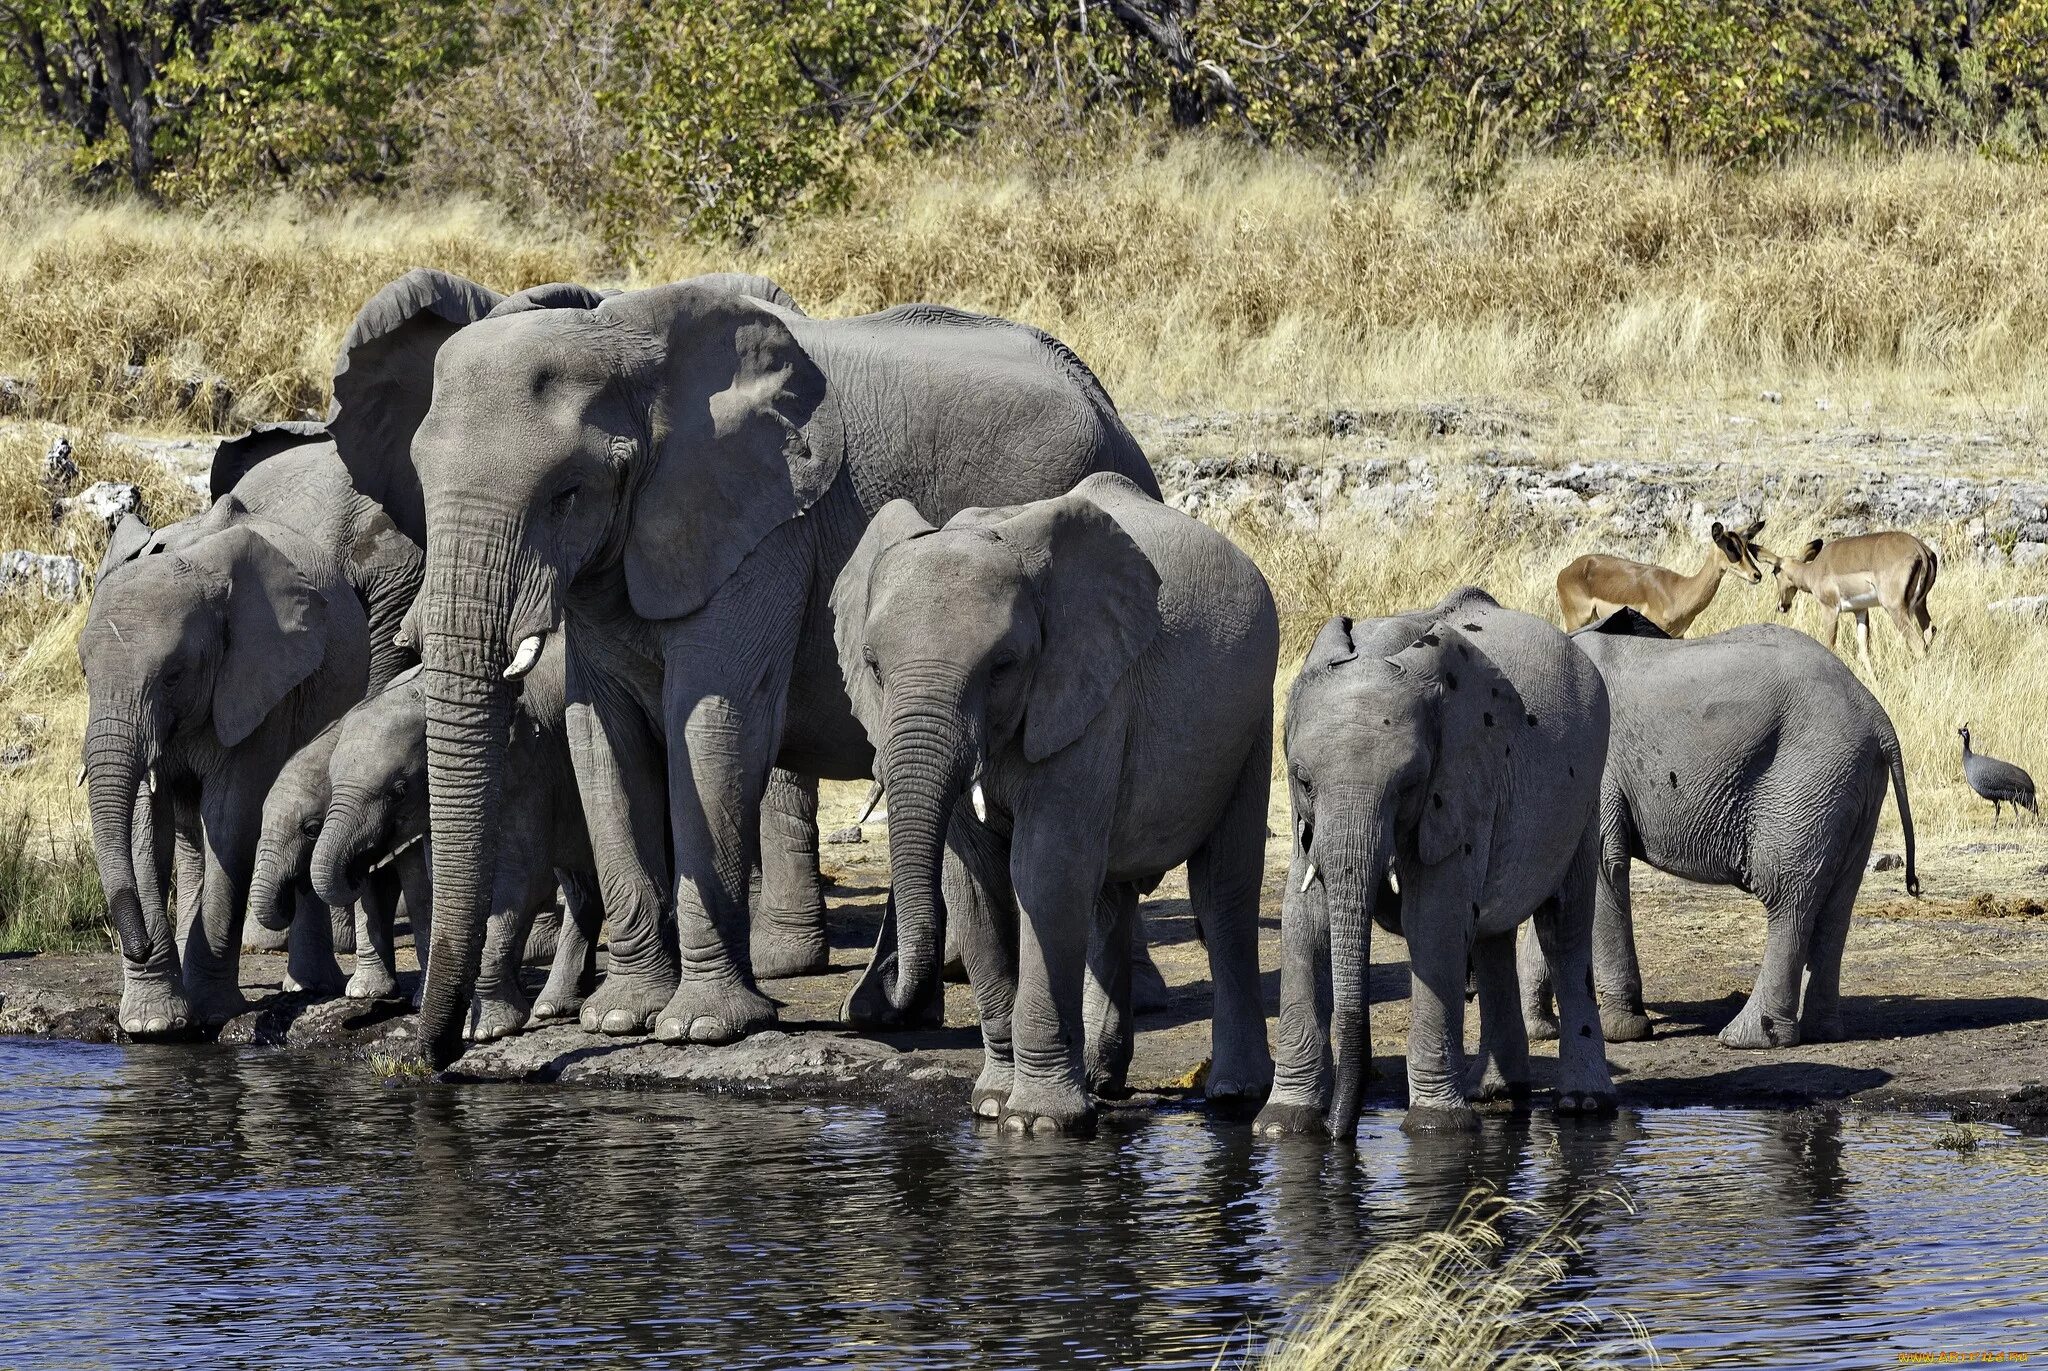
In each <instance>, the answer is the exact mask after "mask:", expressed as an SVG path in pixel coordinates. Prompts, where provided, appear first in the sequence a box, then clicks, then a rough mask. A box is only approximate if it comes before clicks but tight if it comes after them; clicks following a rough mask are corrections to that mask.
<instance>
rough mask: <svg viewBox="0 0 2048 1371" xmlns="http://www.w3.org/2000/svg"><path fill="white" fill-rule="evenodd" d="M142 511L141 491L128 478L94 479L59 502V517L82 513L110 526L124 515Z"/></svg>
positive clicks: (137, 513)
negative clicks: (117, 479) (126, 479)
mask: <svg viewBox="0 0 2048 1371" xmlns="http://www.w3.org/2000/svg"><path fill="white" fill-rule="evenodd" d="M141 512H142V491H141V490H140V489H138V488H137V487H135V486H132V485H129V484H128V483H127V482H125V481H95V482H93V483H92V484H91V485H89V486H87V487H86V488H85V489H84V490H81V491H80V492H78V494H76V495H74V496H72V497H71V498H70V499H68V500H61V501H59V502H58V504H57V514H58V517H60V518H61V517H63V516H64V515H67V514H73V513H77V514H83V515H85V516H86V517H88V518H91V519H97V520H99V521H100V522H101V523H103V524H106V525H108V526H109V527H111V526H112V525H113V524H115V523H116V522H118V521H119V520H120V518H121V516H122V515H124V514H136V515H139V514H141Z"/></svg>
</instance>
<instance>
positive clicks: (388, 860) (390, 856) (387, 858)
mask: <svg viewBox="0 0 2048 1371" xmlns="http://www.w3.org/2000/svg"><path fill="white" fill-rule="evenodd" d="M426 836H427V835H426V834H424V833H415V834H414V835H413V836H412V837H410V838H407V839H406V840H405V841H404V842H402V843H400V844H399V845H398V846H397V847H394V848H392V849H391V850H390V851H389V852H387V853H385V854H384V855H383V856H382V857H380V858H378V859H377V860H376V861H374V862H372V863H371V864H370V870H372V871H377V870H381V869H382V868H384V867H387V866H389V865H391V864H392V863H393V862H395V861H397V860H398V859H399V858H400V857H403V856H404V855H405V854H406V853H407V852H410V851H411V850H412V849H413V848H414V847H417V846H418V845H419V843H420V841H421V840H422V839H423V838H425V837H426Z"/></svg>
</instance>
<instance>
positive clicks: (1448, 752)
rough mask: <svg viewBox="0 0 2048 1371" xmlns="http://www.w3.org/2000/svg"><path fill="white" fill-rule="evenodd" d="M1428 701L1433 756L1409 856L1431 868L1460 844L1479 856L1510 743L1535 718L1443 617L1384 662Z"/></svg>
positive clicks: (1490, 827)
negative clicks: (1434, 738)
mask: <svg viewBox="0 0 2048 1371" xmlns="http://www.w3.org/2000/svg"><path fill="white" fill-rule="evenodd" d="M1387 661H1388V662H1389V663H1391V664H1392V665H1393V667H1394V669H1395V670H1396V671H1398V672H1400V673H1401V674H1402V675H1403V676H1404V677H1406V678H1408V679H1409V680H1410V681H1411V682H1412V683H1414V684H1415V685H1416V686H1417V687H1418V688H1419V689H1422V690H1424V691H1426V692H1428V693H1429V694H1430V695H1431V696H1432V697H1433V699H1434V703H1435V711H1434V712H1435V714H1436V721H1437V745H1436V756H1435V759H1434V763H1433V765H1432V767H1431V770H1430V775H1429V781H1428V787H1427V792H1428V793H1427V794H1426V795H1425V796H1424V797H1423V801H1422V812H1421V818H1420V820H1419V821H1418V823H1417V829H1416V855H1417V856H1419V857H1420V858H1421V859H1422V862H1423V865H1425V866H1435V865H1436V864H1437V863H1439V862H1442V861H1443V860H1445V859H1446V858H1448V857H1450V856H1451V855H1452V854H1454V853H1458V852H1462V851H1463V850H1464V849H1465V846H1466V845H1467V844H1476V845H1478V846H1479V848H1480V850H1481V851H1482V852H1483V851H1485V849H1486V847H1487V846H1489V845H1490V843H1491V839H1492V836H1493V827H1494V820H1495V817H1496V807H1497V806H1498V805H1499V803H1500V799H1501V796H1502V795H1504V794H1505V793H1506V790H1507V785H1506V782H1507V764H1508V756H1509V752H1510V749H1512V748H1513V746H1514V739H1515V738H1516V737H1517V736H1518V735H1519V734H1522V733H1526V732H1528V731H1529V730H1530V729H1531V728H1533V727H1534V726H1535V725H1536V720H1535V718H1534V717H1532V716H1531V715H1530V714H1529V713H1528V712H1527V711H1526V710H1525V709H1524V708H1523V706H1522V697H1521V694H1520V692H1518V691H1517V690H1516V689H1515V688H1514V686H1513V685H1512V684H1511V683H1510V682H1509V681H1508V678H1507V677H1505V676H1503V675H1502V674H1501V673H1500V669H1499V668H1498V667H1496V666H1495V665H1494V664H1493V662H1492V661H1491V660H1489V659H1488V658H1487V656H1486V655H1485V654H1484V653H1482V652H1480V651H1479V650H1478V649H1477V648H1475V647H1474V646H1473V645H1472V643H1471V640H1470V639H1468V638H1467V637H1466V636H1465V635H1464V634H1463V633H1462V632H1460V631H1459V630H1458V628H1457V627H1456V625H1454V624H1453V623H1452V622H1451V621H1449V620H1438V621H1437V622H1435V623H1433V624H1431V625H1429V626H1428V627H1427V628H1426V629H1425V630H1424V631H1423V633H1422V635H1421V636H1420V637H1418V638H1416V639H1415V641H1414V642H1412V643H1410V644H1409V645H1408V646H1407V647H1405V648H1402V649H1401V650H1400V651H1399V652H1396V653H1394V654H1393V655H1392V656H1390V657H1388V658H1387Z"/></svg>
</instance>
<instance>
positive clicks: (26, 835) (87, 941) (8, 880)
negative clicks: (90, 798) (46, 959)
mask: <svg viewBox="0 0 2048 1371" xmlns="http://www.w3.org/2000/svg"><path fill="white" fill-rule="evenodd" d="M106 916H107V902H106V899H105V897H104V896H102V895H101V894H100V873H99V868H98V867H97V866H96V865H95V864H94V862H93V853H92V847H91V845H90V844H89V843H87V842H86V841H84V839H83V838H82V837H80V836H79V833H78V830H77V826H76V825H75V824H73V825H67V826H65V827H64V828H62V829H61V830H60V829H59V828H58V827H56V826H54V825H48V824H39V823H37V822H36V821H35V819H34V818H33V817H31V816H30V814H29V813H28V811H26V810H20V811H17V812H15V813H14V814H11V815H6V816H0V953H8V952H104V951H106V950H107V949H108V948H109V947H110V946H111V945H112V944H111V942H110V935H109V933H108V928H107V917H106Z"/></svg>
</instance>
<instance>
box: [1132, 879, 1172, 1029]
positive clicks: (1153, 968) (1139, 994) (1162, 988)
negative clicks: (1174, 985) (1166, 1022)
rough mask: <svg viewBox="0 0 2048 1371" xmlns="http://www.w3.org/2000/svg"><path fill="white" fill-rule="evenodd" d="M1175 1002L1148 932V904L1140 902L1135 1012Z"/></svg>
mask: <svg viewBox="0 0 2048 1371" xmlns="http://www.w3.org/2000/svg"><path fill="white" fill-rule="evenodd" d="M1172 1004H1173V992H1172V991H1170V990H1168V989H1167V988H1166V977H1164V976H1162V975H1160V974H1159V964H1158V963H1157V962H1155V961H1153V960H1152V947H1151V944H1150V942H1149V941H1148V940H1147V938H1146V936H1145V907H1144V905H1142V904H1140V905H1139V906H1138V917H1137V918H1135V919H1133V920H1131V1012H1132V1013H1134V1014H1157V1013H1159V1012H1161V1011H1162V1010H1165V1009H1168V1008H1170V1007H1171V1006H1172Z"/></svg>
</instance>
